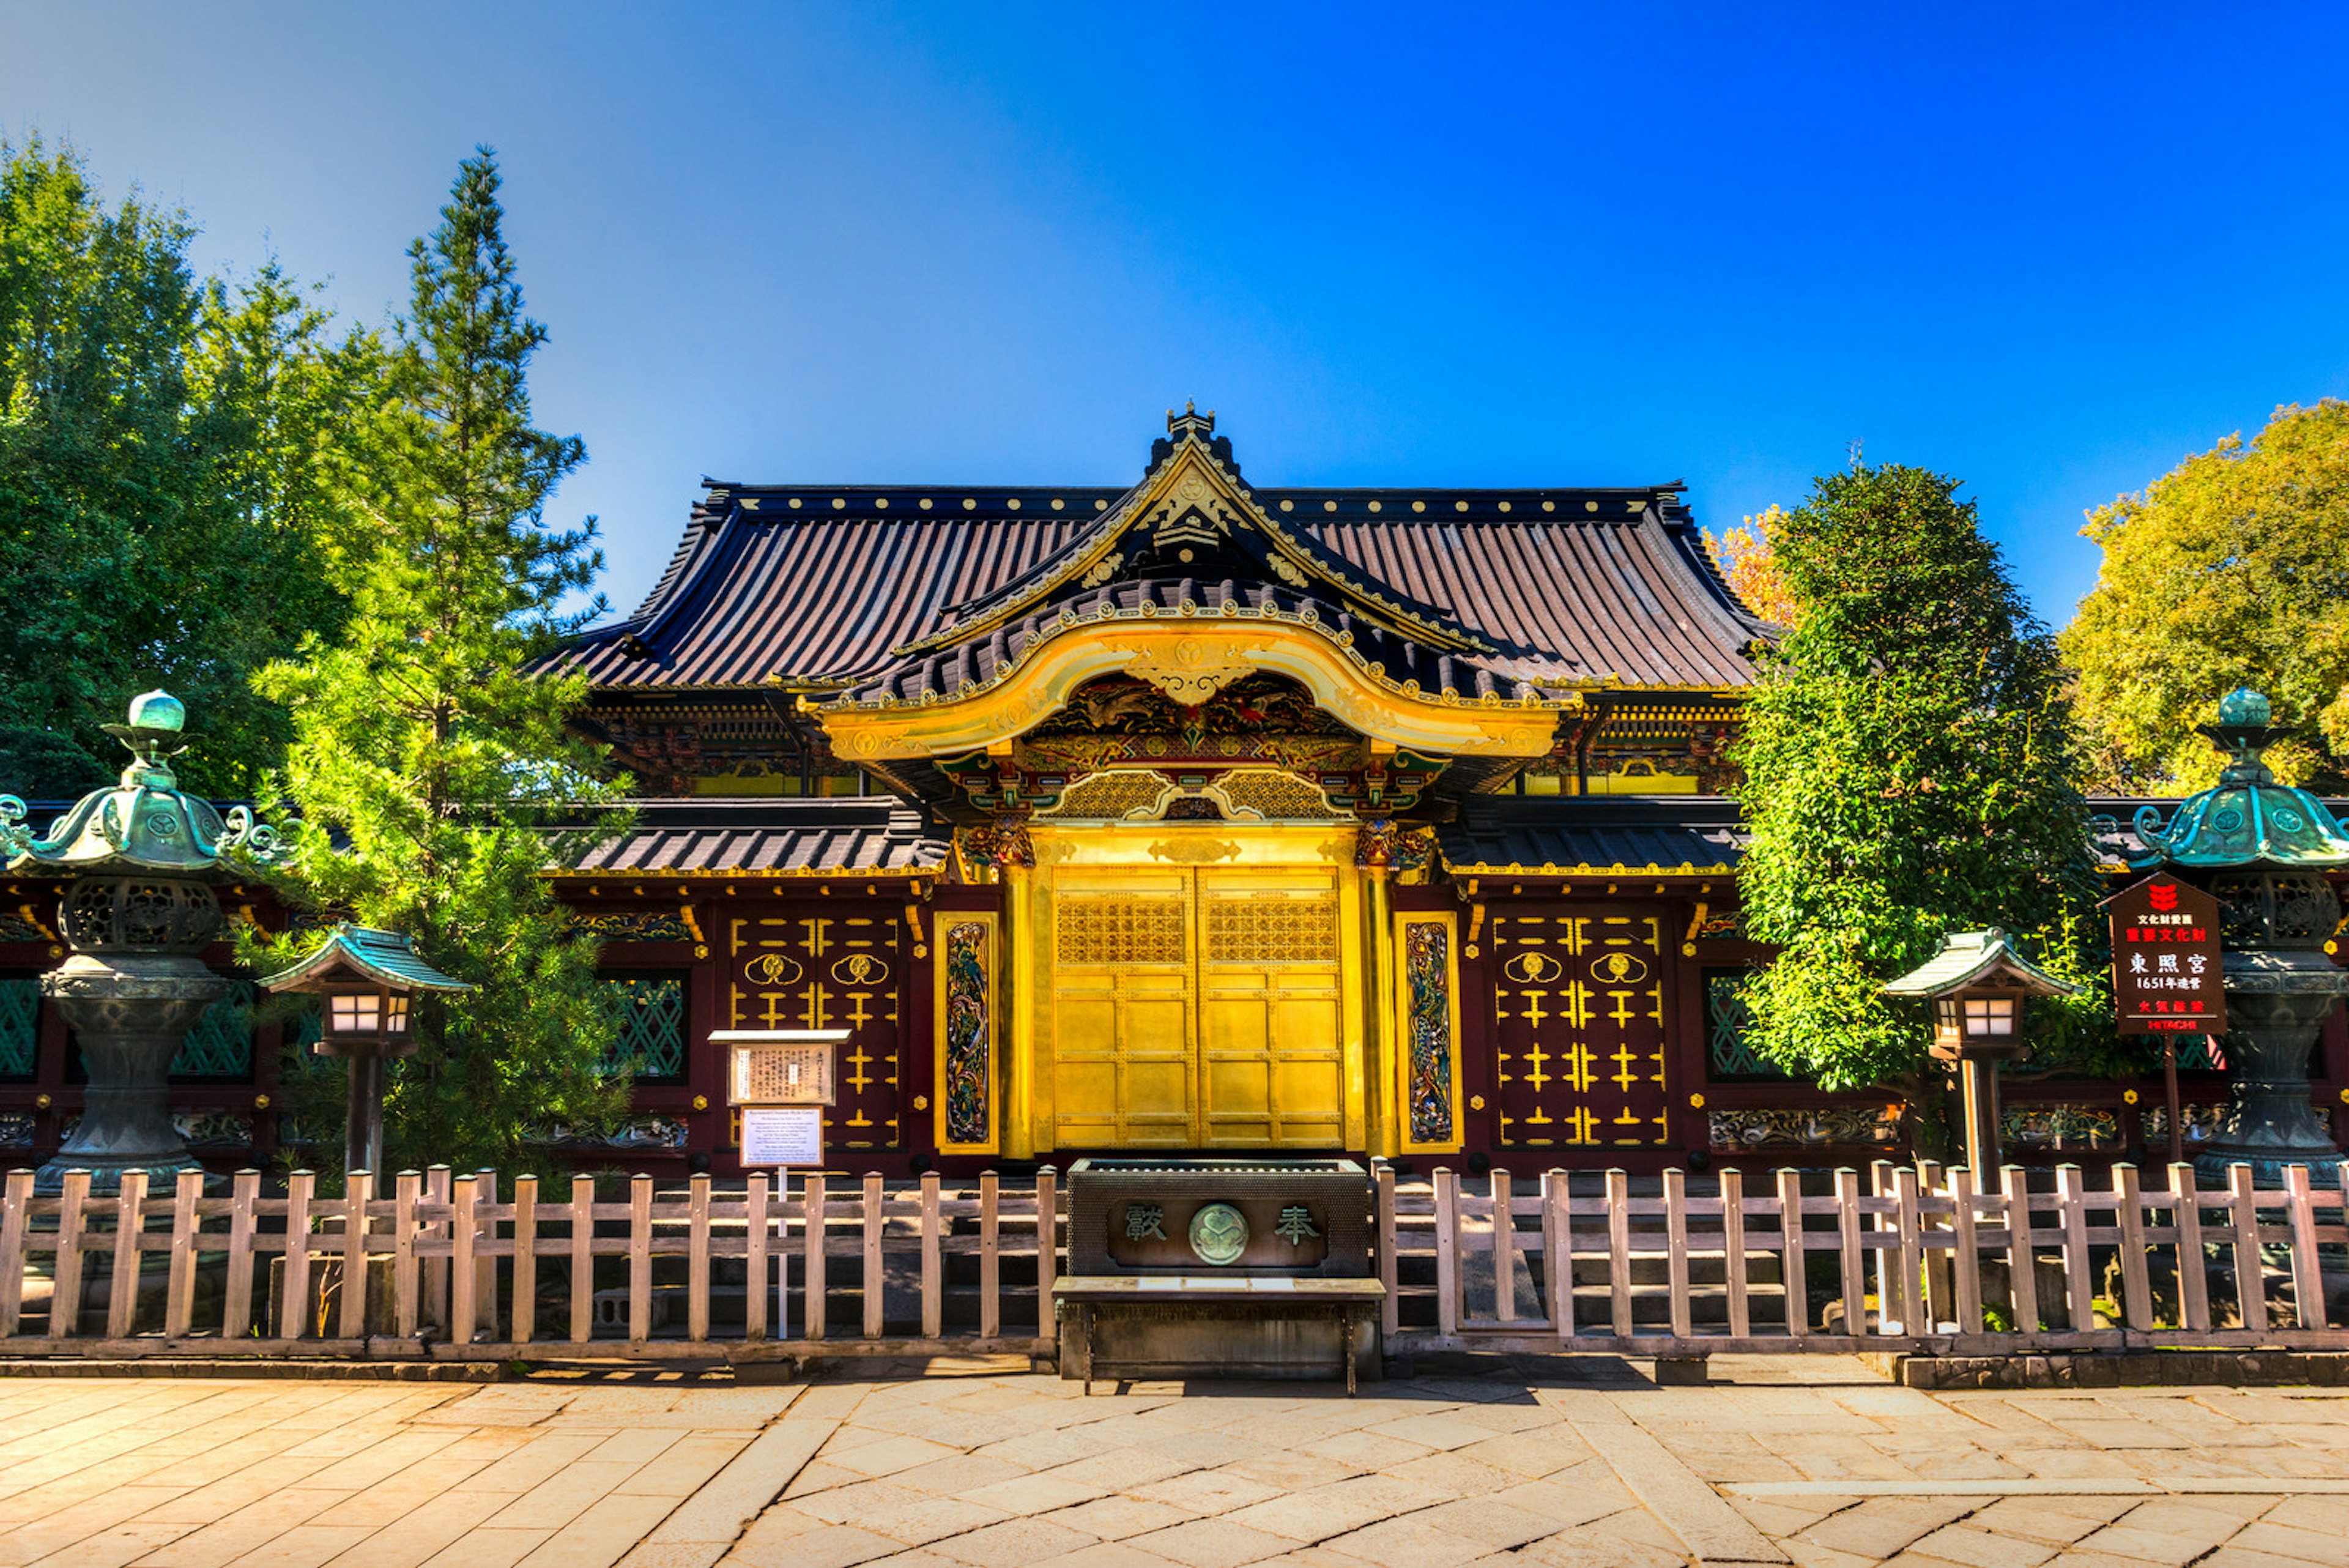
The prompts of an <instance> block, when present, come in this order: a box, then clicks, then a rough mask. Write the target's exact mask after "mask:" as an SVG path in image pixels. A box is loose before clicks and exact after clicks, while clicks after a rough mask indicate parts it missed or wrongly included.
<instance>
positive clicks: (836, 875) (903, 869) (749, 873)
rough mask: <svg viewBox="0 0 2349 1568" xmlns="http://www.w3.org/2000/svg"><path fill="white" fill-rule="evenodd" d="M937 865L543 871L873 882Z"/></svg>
mask: <svg viewBox="0 0 2349 1568" xmlns="http://www.w3.org/2000/svg"><path fill="white" fill-rule="evenodd" d="M939 874H940V868H939V867H936V866H874V867H868V868H866V869H864V870H859V869H858V868H857V867H854V866H765V867H750V866H734V867H727V866H662V867H648V868H646V869H644V870H636V869H633V868H631V869H627V870H621V871H615V870H612V869H609V868H608V867H607V868H605V869H604V870H601V871H591V870H583V869H580V868H577V867H568V866H557V867H550V868H549V869H547V870H545V871H543V872H541V873H540V875H541V876H543V877H553V878H558V879H561V880H564V881H570V882H612V883H620V882H645V881H651V880H653V879H655V878H657V877H692V878H693V879H694V880H696V881H700V882H727V881H735V880H741V881H750V880H755V879H760V878H765V877H830V878H832V879H833V880H834V881H838V882H870V881H872V880H874V878H875V877H936V876H937V875H939Z"/></svg>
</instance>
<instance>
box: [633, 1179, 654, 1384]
mask: <svg viewBox="0 0 2349 1568" xmlns="http://www.w3.org/2000/svg"><path fill="white" fill-rule="evenodd" d="M652 1334H653V1179H652V1178H651V1177H649V1176H647V1175H644V1174H642V1173H641V1172H640V1173H638V1174H637V1175H636V1177H635V1178H633V1179H631V1180H630V1181H629V1183H628V1343H629V1344H631V1345H642V1344H644V1343H645V1341H647V1340H648V1339H650V1338H651V1337H652Z"/></svg>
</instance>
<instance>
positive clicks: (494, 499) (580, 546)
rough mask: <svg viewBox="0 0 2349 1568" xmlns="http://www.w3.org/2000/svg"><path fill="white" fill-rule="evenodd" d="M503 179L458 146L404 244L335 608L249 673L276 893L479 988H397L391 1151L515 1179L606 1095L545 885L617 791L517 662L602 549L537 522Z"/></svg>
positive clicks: (580, 975) (577, 684)
mask: <svg viewBox="0 0 2349 1568" xmlns="http://www.w3.org/2000/svg"><path fill="white" fill-rule="evenodd" d="M499 183H500V182H499V175H498V170H497V165H496V162H495V160H494V158H493V157H492V154H491V153H490V152H489V151H487V150H483V151H481V154H480V155H479V156H477V157H475V158H471V159H469V160H467V161H465V162H464V163H463V164H462V166H461V167H460V171H459V174H458V178H457V181H456V184H455V188H454V190H453V192H452V193H451V195H450V202H449V204H448V205H447V206H446V207H444V208H442V209H441V214H440V217H441V221H440V227H439V228H438V229H437V230H436V231H435V232H434V233H433V234H432V235H431V236H430V238H429V240H419V241H418V242H417V243H416V244H415V246H414V247H413V248H412V250H411V252H410V261H411V272H412V278H413V295H412V299H411V303H410V307H409V315H408V317H407V318H406V319H405V320H403V321H402V322H401V323H399V325H398V328H397V332H396V337H395V340H394V341H393V343H392V345H391V349H390V359H389V371H388V373H389V386H390V396H389V397H388V400H386V402H385V403H384V404H383V406H382V407H381V409H380V410H378V411H377V412H376V413H375V414H374V415H373V417H372V418H371V419H370V420H369V421H367V423H366V425H365V427H364V428H363V429H361V430H359V431H357V433H356V434H355V437H354V444H355V446H356V447H357V450H358V452H359V458H358V461H357V462H356V463H355V464H354V466H353V469H352V472H351V473H350V475H349V479H350V483H351V487H352V488H351V504H352V506H353V508H354V510H355V511H356V512H357V514H359V515H361V516H362V517H363V519H364V521H365V524H366V526H365V528H364V529H363V530H362V531H361V533H360V534H359V535H357V542H356V543H355V545H354V548H353V554H352V556H351V558H350V560H349V561H348V563H347V582H348V584H349V587H350V591H351V594H352V598H353V611H352V614H351V617H350V618H349V620H348V622H347V624H346V625H345V626H344V627H343V628H342V629H341V632H340V634H339V635H338V636H336V637H334V638H331V639H330V638H325V637H319V638H314V639H310V640H309V641H308V642H307V643H305V646H304V647H303V649H302V652H301V655H300V657H299V658H298V659H291V660H286V661H282V662H279V663H277V664H274V665H272V666H271V667H270V668H269V669H268V670H267V671H266V672H265V673H264V677H263V680H262V687H263V690H264V691H265V692H266V693H267V694H268V695H269V696H271V697H272V698H274V700H276V701H281V702H283V703H285V704H286V705H287V707H288V708H289V709H290V710H291V711H293V713H294V715H295V732H296V737H297V742H298V743H297V744H296V746H295V749H294V751H293V753H292V754H291V759H290V762H289V764H288V767H287V772H286V783H287V785H288V791H289V793H290V794H291V795H292V797H293V799H294V801H295V803H296V804H297V805H298V806H299V807H300V811H301V815H302V817H303V819H304V823H305V826H304V827H303V829H302V833H303V837H304V844H305V857H304V861H303V865H302V869H301V873H300V876H301V883H300V886H299V887H298V888H296V889H295V892H296V894H297V896H299V897H300V898H304V899H305V900H306V901H307V902H310V903H312V904H315V905H316V906H318V907H320V908H322V909H328V910H333V911H337V912H344V913H347V914H348V915H349V916H351V917H353V918H356V919H358V920H359V921H361V922H363V923H365V924H368V925H374V926H382V927H388V928H390V929H397V930H401V931H405V932H408V933H409V934H410V936H411V937H412V938H413V939H414V940H415V944H416V947H417V950H418V951H419V953H420V954H421V955H422V956H423V957H424V958H425V959H426V960H427V961H429V962H431V963H432V964H434V965H436V966H438V967H439V968H440V969H441V970H443V971H447V972H448V973H450V974H452V975H455V976H456V977H458V978H459V979H461V980H465V981H471V982H472V984H473V985H474V986H475V987H476V989H475V990H473V991H472V992H469V993H466V994H464V995H461V996H458V997H454V998H450V999H448V1000H445V1001H444V1000H440V999H437V998H435V999H429V1000H422V999H419V1011H418V1015H417V1018H416V1021H415V1023H414V1025H413V1028H414V1031H415V1038H416V1040H417V1043H418V1045H419V1051H418V1054H416V1055H415V1056H414V1057H413V1058H412V1059H409V1060H406V1061H403V1062H400V1063H399V1064H397V1066H396V1068H395V1070H394V1072H393V1073H392V1075H391V1081H390V1084H389V1086H388V1094H387V1100H386V1116H385V1122H386V1141H387V1153H388V1158H390V1159H391V1160H393V1161H394V1162H395V1164H397V1163H400V1162H411V1163H412V1162H419V1161H423V1160H439V1161H447V1162H450V1163H451V1164H455V1165H458V1166H459V1167H460V1168H463V1167H465V1166H466V1165H468V1164H472V1163H481V1164H495V1165H497V1166H499V1167H501V1168H505V1169H515V1168H523V1167H524V1166H527V1165H530V1164H532V1163H533V1148H535V1147H540V1146H539V1145H538V1144H537V1142H536V1141H535V1140H536V1138H537V1135H539V1134H540V1133H542V1132H543V1130H545V1129H546V1128H548V1127H554V1126H558V1125H568V1126H572V1127H581V1126H594V1125H596V1124H599V1123H603V1122H606V1121H608V1120H610V1119H611V1118H613V1117H615V1116H617V1115H618V1113H619V1112H620V1110H621V1109H622V1108H623V1106H624V1105H625V1100H626V1096H625V1090H624V1085H622V1084H621V1083H619V1082H617V1081H616V1080H611V1079H607V1078H605V1077H603V1076H601V1075H599V1074H598V1072H597V1070H596V1064H597V1061H598V1059H599V1057H600V1056H602V1054H604V1053H605V1050H606V1048H607V1047H608V1046H609V1045H610V1044H611V1042H612V1040H613V1038H614V1033H615V1021H614V1019H613V1018H612V1016H611V1015H610V1013H609V1012H607V1010H606V1007H605V1002H604V992H603V991H602V988H601V987H600V986H599V984H598V982H597V981H596V978H595V949H594V946H593V944H592V943H591V942H589V941H588V940H585V939H584V938H576V937H574V936H573V935H572V934H570V933H569V932H567V931H566V929H565V923H564V919H563V918H562V913H561V910H560V909H559V908H558V906H557V904H556V902H555V900H554V896H553V894H552V892H551V890H550V889H549V888H548V887H547V885H546V882H545V880H544V877H543V872H544V870H545V867H546V866H547V864H548V862H549V858H550V856H554V855H561V854H563V853H564V852H565V851H566V849H567V848H568V847H571V845H570V844H569V843H568V842H567V836H566V833H565V831H564V826H563V825H564V824H565V823H566V822H570V823H575V822H577V821H578V820H579V814H580V812H581V810H582V808H584V807H585V808H592V807H595V805H598V803H602V802H605V801H607V800H608V799H609V798H610V796H611V794H612V793H613V791H612V787H611V786H610V785H609V784H606V783H605V782H604V781H603V780H602V778H601V777H600V776H599V774H598V771H597V770H598V765H599V763H598V759H597V758H596V757H595V755H594V754H593V753H590V752H589V751H587V750H586V749H585V747H584V746H583V745H582V743H581V742H578V741H577V740H575V739H574V737H572V736H571V735H569V734H568V733H567V732H565V730H564V718H565V716H566V715H567V714H568V713H569V712H570V711H572V710H574V708H575V707H576V706H577V705H578V703H579V702H580V701H581V700H582V698H583V697H584V695H585V687H584V684H583V682H582V681H581V680H577V679H546V678H542V677H538V676H535V675H533V674H531V673H529V672H528V670H527V667H528V665H529V664H530V661H531V660H532V659H533V658H534V657H535V656H537V655H538V654H540V653H541V652H543V651H544V650H545V649H548V648H549V647H550V646H551V644H552V643H553V642H554V640H555V639H558V638H560V637H562V636H564V635H565V634H566V633H568V632H569V631H571V630H573V629H575V628H576V627H577V626H579V625H581V624H584V622H585V620H587V619H588V618H592V617H594V616H595V615H598V614H600V613H602V610H603V605H602V603H601V601H600V600H598V601H597V602H596V603H595V605H593V606H591V607H588V608H587V609H586V610H585V611H584V612H583V613H581V614H578V615H575V616H565V615H564V614H563V613H562V610H561V606H562V604H563V603H564V600H565V599H566V598H567V597H569V596H571V595H573V594H574V593H575V592H577V591H579V590H582V589H585V587H588V586H589V585H590V583H591V582H592V580H593V578H594V576H595V573H596V572H597V570H599V569H600V567H601V566H602V556H601V553H600V552H599V551H597V550H596V549H595V547H594V540H595V523H594V520H593V519H590V520H588V522H587V523H586V524H585V525H584V526H582V527H579V528H576V529H550V528H549V527H547V526H546V524H545V519H544V513H545V508H546V504H547V501H548V499H549V497H550V496H551V495H552V494H553V493H554V490H555V488H556V486H557V485H558V484H560V483H562V481H563V479H564V476H565V475H566V474H568V473H570V472H572V471H573V470H574V469H575V468H577V467H578V466H579V464H580V463H581V462H585V456H586V453H585V448H584V447H583V445H582V444H581V442H580V441H579V440H578V438H576V437H559V436H554V435H550V434H548V433H546V432H545V431H540V430H537V429H535V428H533V425H532V424H531V408H530V395H529V390H528V386H527V380H526V374H525V372H526V369H527V367H528V364H529V362H530V359H531V358H532V356H533V353H535V351H536V350H537V349H538V348H539V347H540V345H542V344H543V342H544V341H545V340H546V331H545V328H544V327H542V326H540V325H539V324H538V323H537V322H535V321H533V320H531V319H530V318H529V317H526V316H525V315H524V314H523V296H522V289H521V286H520V284H519V282H518V281H517V275H516V272H515V266H514V261H513V257H512V253H511V252H510V251H509V249H508V248H507V245H506V243H505V240H504V237H503V234H502V220H503V213H502V208H501V206H500V204H499V199H498V191H499ZM615 821H616V818H612V817H609V816H606V817H605V819H604V821H603V823H602V826H601V827H600V828H599V831H600V832H609V831H612V829H613V825H614V823H615ZM279 945H280V947H281V950H292V949H294V948H298V947H299V946H301V945H302V944H301V943H300V942H299V940H295V939H288V940H284V941H282V942H281V943H280V944H279Z"/></svg>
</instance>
